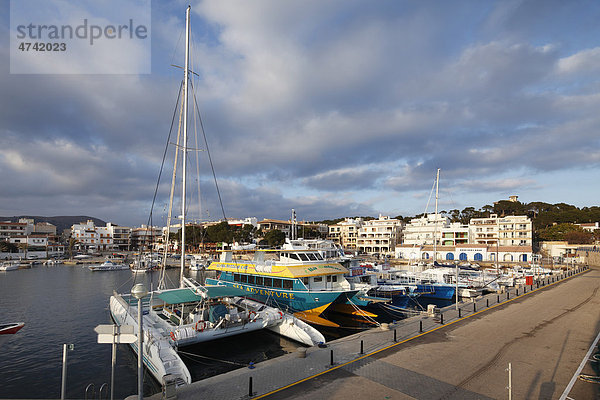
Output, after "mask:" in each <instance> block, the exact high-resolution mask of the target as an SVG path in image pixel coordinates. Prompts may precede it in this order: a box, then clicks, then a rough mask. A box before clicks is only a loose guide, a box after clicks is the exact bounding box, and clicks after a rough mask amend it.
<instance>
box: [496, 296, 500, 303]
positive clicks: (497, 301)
mask: <svg viewBox="0 0 600 400" xmlns="http://www.w3.org/2000/svg"><path fill="white" fill-rule="evenodd" d="M497 296H498V299H497V300H496V303H500V295H497Z"/></svg>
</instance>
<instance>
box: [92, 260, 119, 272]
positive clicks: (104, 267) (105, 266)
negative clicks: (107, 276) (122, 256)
mask: <svg viewBox="0 0 600 400" xmlns="http://www.w3.org/2000/svg"><path fill="white" fill-rule="evenodd" d="M88 268H89V269H90V271H118V270H122V269H129V267H128V266H127V265H125V264H115V263H114V262H112V261H110V260H106V261H104V262H103V263H102V264H100V265H90V266H89V267H88Z"/></svg>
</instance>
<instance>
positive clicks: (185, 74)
mask: <svg viewBox="0 0 600 400" xmlns="http://www.w3.org/2000/svg"><path fill="white" fill-rule="evenodd" d="M191 8H192V6H188V8H187V10H186V11H185V67H184V69H183V148H182V150H183V156H182V163H183V165H182V168H183V171H182V174H183V183H182V185H181V271H180V272H179V287H183V286H184V285H183V271H185V196H186V182H185V178H186V173H187V171H186V169H187V168H186V167H187V119H188V118H187V117H188V109H187V107H188V73H189V62H190V9H191Z"/></svg>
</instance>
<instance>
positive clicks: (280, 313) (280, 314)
mask: <svg viewBox="0 0 600 400" xmlns="http://www.w3.org/2000/svg"><path fill="white" fill-rule="evenodd" d="M279 316H280V319H283V313H282V312H281V311H279Z"/></svg>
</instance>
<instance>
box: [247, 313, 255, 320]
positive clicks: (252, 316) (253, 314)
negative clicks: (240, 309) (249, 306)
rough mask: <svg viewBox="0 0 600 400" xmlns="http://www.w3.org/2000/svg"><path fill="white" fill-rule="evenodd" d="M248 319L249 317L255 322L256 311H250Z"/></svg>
mask: <svg viewBox="0 0 600 400" xmlns="http://www.w3.org/2000/svg"><path fill="white" fill-rule="evenodd" d="M248 319H249V320H250V321H251V322H254V321H256V311H250V312H249V313H248Z"/></svg>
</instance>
